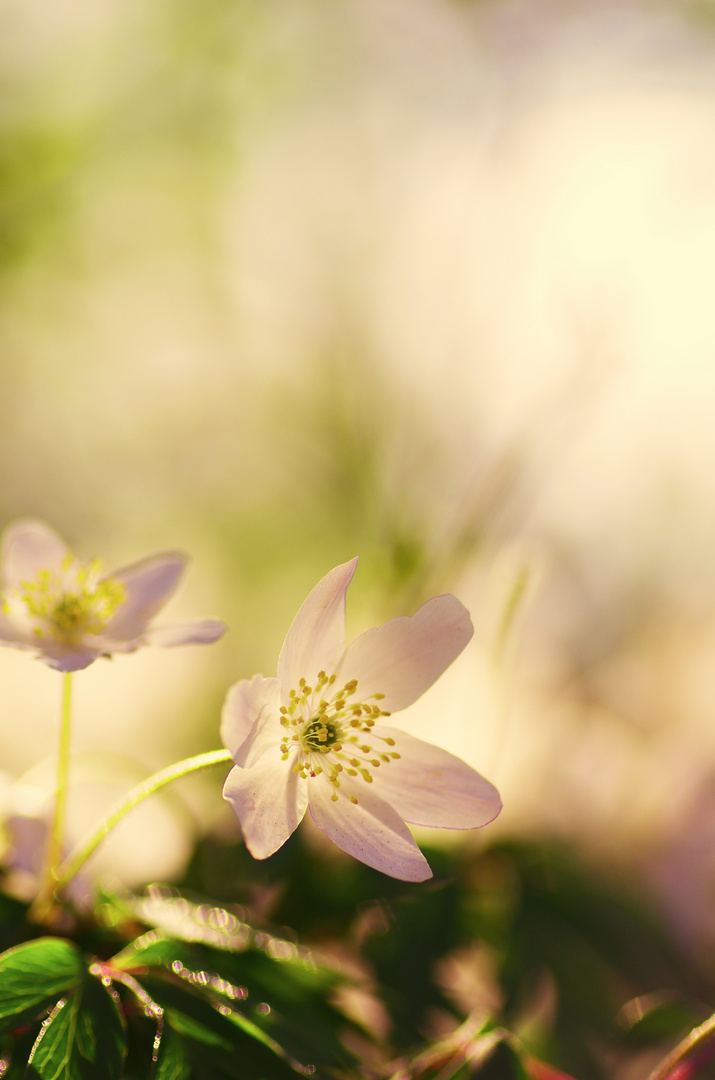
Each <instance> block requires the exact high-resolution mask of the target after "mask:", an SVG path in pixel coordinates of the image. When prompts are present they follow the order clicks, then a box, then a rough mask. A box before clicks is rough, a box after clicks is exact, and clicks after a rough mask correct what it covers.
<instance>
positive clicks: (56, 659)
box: [37, 641, 102, 674]
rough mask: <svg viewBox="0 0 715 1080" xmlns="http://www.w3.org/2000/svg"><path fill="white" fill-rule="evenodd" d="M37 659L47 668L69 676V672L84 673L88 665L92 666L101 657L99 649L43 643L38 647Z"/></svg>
mask: <svg viewBox="0 0 715 1080" xmlns="http://www.w3.org/2000/svg"><path fill="white" fill-rule="evenodd" d="M37 654H38V659H40V660H44V662H45V663H46V664H47V666H48V667H51V668H54V670H55V671H62V672H64V673H65V674H69V673H70V672H71V671H84V669H85V668H88V667H89V665H90V664H93V663H94V661H95V660H97V659H98V658H99V657H100V656H101V655H102V653H101V651H100V650H99V649H94V648H90V647H89V646H85V647H82V646H77V647H71V646H62V645H60V644H59V643H58V644H57V645H51V644H49V645H48V644H47V643H46V642H44V641H43V643H42V645H41V646H38V653H37Z"/></svg>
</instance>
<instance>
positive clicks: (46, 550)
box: [2, 518, 69, 589]
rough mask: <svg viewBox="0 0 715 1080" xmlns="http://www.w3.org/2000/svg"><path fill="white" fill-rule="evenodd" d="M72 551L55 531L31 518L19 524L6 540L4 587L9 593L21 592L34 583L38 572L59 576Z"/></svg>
mask: <svg viewBox="0 0 715 1080" xmlns="http://www.w3.org/2000/svg"><path fill="white" fill-rule="evenodd" d="M68 554H69V548H68V547H67V545H66V544H65V542H64V540H61V539H60V537H59V536H58V535H57V533H56V532H55V531H54V529H51V528H50V527H49V525H45V524H44V522H42V521H34V520H32V519H31V518H27V519H23V520H22V521H15V522H13V524H12V525H9V526H8V528H7V529H6V530H5V533H4V535H3V539H2V583H3V588H5V589H18V588H20V586H21V585H22V583H23V582H24V581H32V579H33V578H34V577H36V575H37V572H38V570H52V571H53V572H55V573H59V572H60V570H61V568H62V562H63V560H64V559H65V558H66V557H67V555H68Z"/></svg>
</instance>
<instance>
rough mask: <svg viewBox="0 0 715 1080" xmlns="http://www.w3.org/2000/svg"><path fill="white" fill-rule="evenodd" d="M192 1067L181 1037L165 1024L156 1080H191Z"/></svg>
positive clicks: (155, 1075) (157, 1061) (157, 1060)
mask: <svg viewBox="0 0 715 1080" xmlns="http://www.w3.org/2000/svg"><path fill="white" fill-rule="evenodd" d="M192 1075H193V1074H192V1071H191V1066H190V1064H189V1060H188V1058H187V1056H186V1053H185V1051H184V1043H183V1039H182V1038H181V1036H180V1035H179V1034H178V1032H177V1031H175V1030H174V1028H173V1027H170V1026H169V1024H164V1029H163V1031H162V1033H161V1041H160V1043H159V1049H158V1051H157V1057H156V1069H155V1071H154V1080H191V1077H192Z"/></svg>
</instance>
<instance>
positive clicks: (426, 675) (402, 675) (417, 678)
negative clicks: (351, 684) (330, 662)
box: [339, 594, 474, 712]
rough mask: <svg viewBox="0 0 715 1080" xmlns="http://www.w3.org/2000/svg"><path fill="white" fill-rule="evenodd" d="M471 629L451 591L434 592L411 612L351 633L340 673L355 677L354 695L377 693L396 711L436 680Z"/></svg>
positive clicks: (341, 676) (415, 698)
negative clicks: (350, 641) (354, 634)
mask: <svg viewBox="0 0 715 1080" xmlns="http://www.w3.org/2000/svg"><path fill="white" fill-rule="evenodd" d="M473 633H474V628H473V626H472V622H471V619H470V618H469V612H468V611H467V609H466V608H465V607H464V606H463V605H462V604H461V603H460V602H459V600H457V598H456V596H452V595H450V594H447V595H445V596H435V597H434V599H432V600H428V601H427V603H426V604H423V605H422V607H421V608H420V609H419V611H417V612H415V614H414V615H413V616H412V617H411V618H409V617H408V616H402V617H400V618H398V619H391V620H390V621H389V622H386V623H384V624H383V625H382V626H378V627H375V629H374V630H367V631H366V632H365V633H364V634H361V635H360V637H358V638H355V641H353V643H352V644H351V645H349V646H348V648H347V650H346V652H345V656H344V658H343V660H342V662H341V664H340V672H339V676H340V678H341V679H346V680H347V679H357V681H358V688H357V694H356V700H359V701H365V700H366V699H367V698H369V697H370V696H371V695H372V694H376V693H381V694H384V695H385V700H384V701H383V702H382V705H383V707H384V708H385V709H389V711H390V712H398V711H399V710H400V709H406V708H407V706H408V705H411V704H412V702H413V701H416V700H417V698H418V697H421V695H422V694H424V692H425V690H428V689H429V687H430V686H431V685H432V683H434V682H436V681H437V679H438V678H439V677H440V675H441V674H442V672H443V671H446V669H447V668H448V667H449V665H450V664H451V663H452V661H453V660H456V659H457V657H458V656H459V654H460V653H461V652H462V650H463V649H464V647H465V645H467V643H468V642H469V640H470V639H471V637H472V634H473Z"/></svg>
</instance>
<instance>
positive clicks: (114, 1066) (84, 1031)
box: [26, 974, 125, 1080]
mask: <svg viewBox="0 0 715 1080" xmlns="http://www.w3.org/2000/svg"><path fill="white" fill-rule="evenodd" d="M124 1052H125V1037H124V1026H123V1023H122V1018H121V1013H120V1011H119V1008H118V1005H117V1001H116V999H115V998H114V997H113V995H112V994H111V993H110V992H108V991H107V989H105V987H103V986H102V984H101V983H100V982H99V981H98V980H97V979H95V978H93V977H92V976H91V975H89V974H87V975H86V976H85V978H84V980H83V982H82V985H81V986H80V987H79V988H78V989H77V990H76V992H75V993H74V994H73V995H72V996H71V997H66V998H62V1000H61V1001H59V1002H58V1004H57V1005H56V1006H55V1008H54V1009H53V1011H52V1012H51V1013H50V1015H49V1017H48V1018H47V1020H45V1022H44V1023H43V1025H42V1029H41V1030H40V1034H39V1035H38V1037H37V1040H36V1042H35V1045H34V1046H33V1048H32V1053H31V1054H30V1059H29V1061H28V1068H27V1074H26V1075H27V1078H28V1080H34V1078H40V1080H119V1077H120V1076H121V1072H122V1062H123V1060H124Z"/></svg>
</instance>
